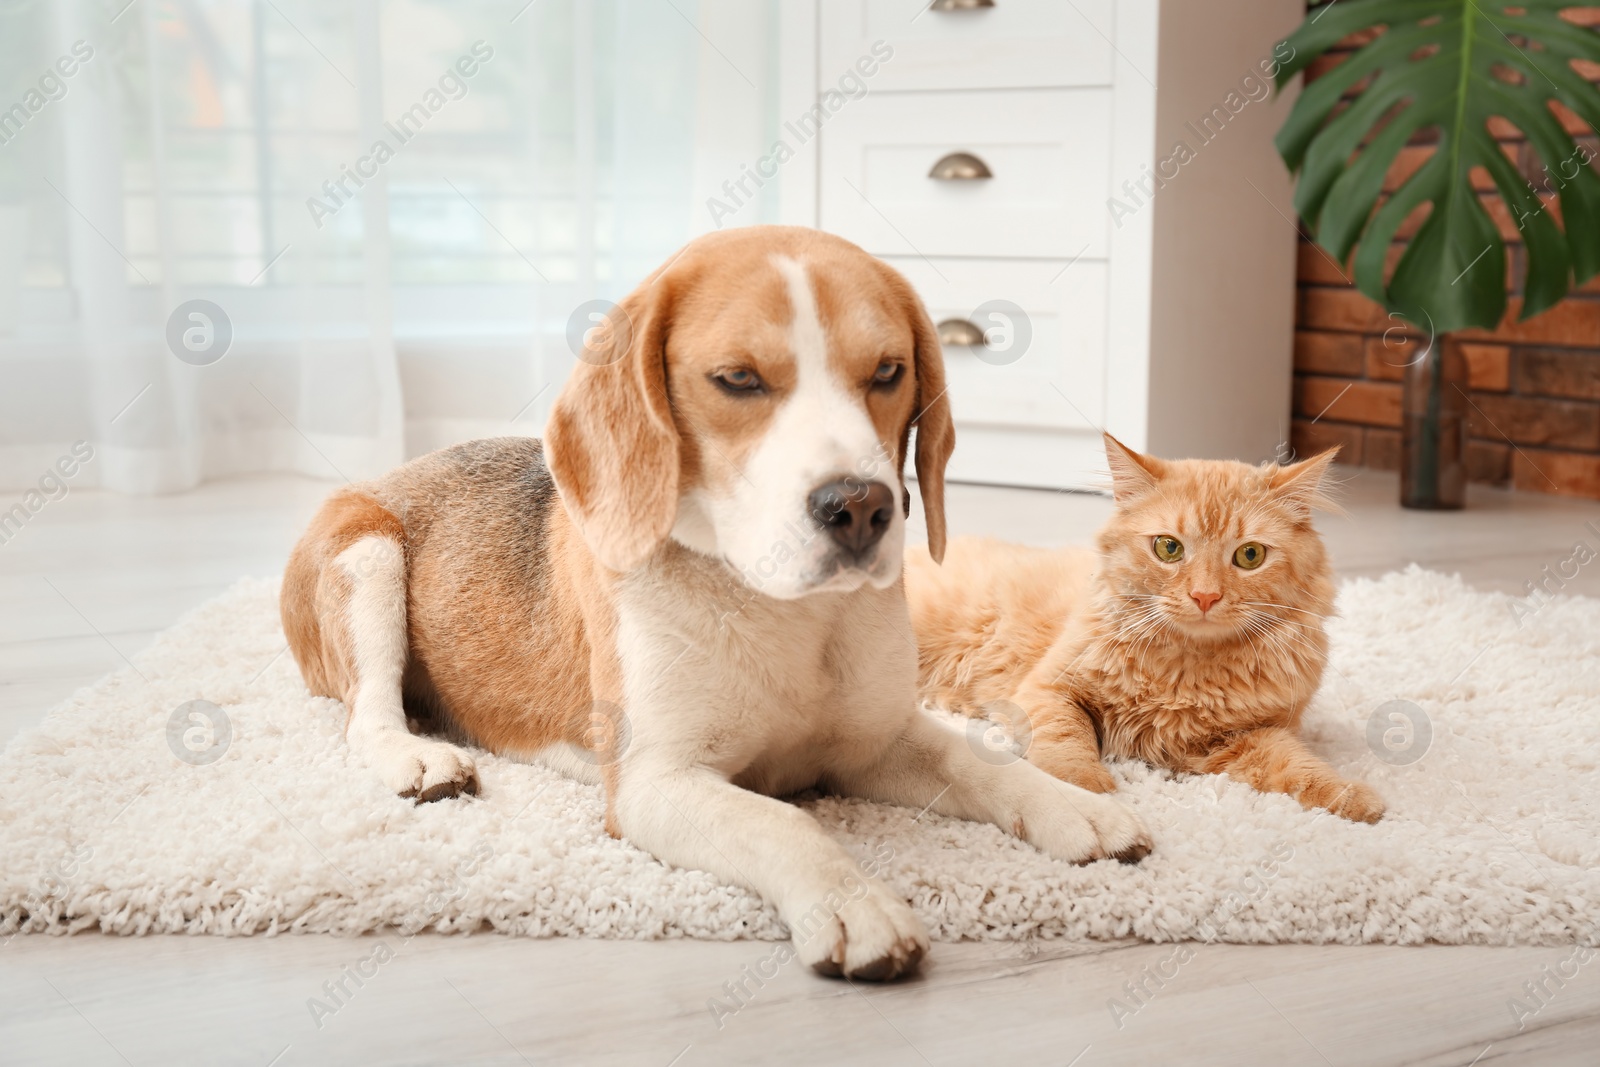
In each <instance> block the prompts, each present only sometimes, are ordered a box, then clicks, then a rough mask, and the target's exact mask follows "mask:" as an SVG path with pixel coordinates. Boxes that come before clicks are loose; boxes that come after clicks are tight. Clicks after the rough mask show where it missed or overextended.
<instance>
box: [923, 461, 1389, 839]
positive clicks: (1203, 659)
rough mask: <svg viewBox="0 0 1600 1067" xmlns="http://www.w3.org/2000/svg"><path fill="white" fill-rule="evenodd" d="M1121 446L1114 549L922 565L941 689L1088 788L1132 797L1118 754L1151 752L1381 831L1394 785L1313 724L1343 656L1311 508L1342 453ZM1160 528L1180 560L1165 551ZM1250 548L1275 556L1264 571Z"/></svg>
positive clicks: (929, 657) (930, 682)
mask: <svg viewBox="0 0 1600 1067" xmlns="http://www.w3.org/2000/svg"><path fill="white" fill-rule="evenodd" d="M1106 454H1107V458H1108V460H1109V461H1110V463H1111V471H1112V478H1113V496H1114V499H1115V504H1116V510H1115V512H1114V513H1113V515H1112V517H1111V520H1110V521H1109V522H1108V523H1107V524H1106V525H1105V528H1104V529H1102V530H1101V531H1100V534H1099V538H1098V546H1099V551H1098V553H1096V552H1094V551H1091V550H1088V549H1074V548H1068V549H1059V550H1049V549H1035V548H1024V547H1021V546H1018V545H1007V544H1002V543H1000V542H997V541H989V540H975V539H970V538H960V539H957V540H954V541H952V542H950V544H949V547H948V549H947V551H946V554H945V559H944V565H943V567H939V566H935V565H934V564H933V563H932V561H931V560H930V559H929V558H928V556H927V553H926V552H917V553H913V554H912V555H911V556H910V557H909V558H908V560H907V568H906V589H907V593H908V595H909V597H910V600H911V614H912V622H913V624H914V626H915V628H916V633H917V644H918V651H919V660H920V671H919V684H920V688H921V693H922V696H923V698H924V699H926V700H929V701H932V702H934V703H938V704H941V705H943V706H945V707H948V708H950V709H952V710H955V711H960V712H963V713H965V714H968V715H972V716H985V715H988V716H990V717H993V718H999V719H1014V720H1016V721H1017V723H1018V725H1020V726H1021V727H1022V729H1021V730H1020V731H1019V733H1020V734H1021V735H1022V739H1024V740H1025V741H1026V745H1027V747H1026V754H1027V758H1028V759H1029V760H1030V761H1032V762H1033V763H1034V764H1036V765H1037V766H1039V767H1041V768H1043V769H1044V770H1047V771H1049V772H1050V773H1051V774H1053V775H1055V776H1056V777H1058V778H1061V779H1062V780H1064V781H1068V782H1072V783H1074V784H1076V785H1080V786H1083V787H1084V788H1086V789H1094V790H1098V791H1101V792H1111V791H1112V790H1114V789H1115V788H1116V787H1115V784H1114V782H1113V780H1112V778H1111V775H1110V774H1109V773H1108V772H1107V771H1106V768H1105V767H1104V765H1102V764H1101V762H1100V757H1101V755H1102V754H1104V755H1108V756H1118V757H1136V758H1138V759H1142V760H1146V761H1148V762H1150V763H1153V764H1156V765H1158V766H1162V767H1166V768H1169V769H1171V770H1174V771H1180V772H1195V773H1207V774H1216V773H1221V774H1227V775H1228V776H1230V777H1232V778H1236V779H1238V780H1240V781H1243V782H1247V783H1249V784H1250V785H1252V786H1254V787H1255V788H1257V789H1261V790H1265V791H1271V792H1280V793H1287V794H1289V795H1290V796H1293V797H1295V798H1296V799H1297V800H1299V801H1300V803H1301V804H1303V805H1305V806H1306V807H1321V808H1326V809H1328V810H1329V811H1332V812H1334V813H1335V814H1337V815H1342V816H1344V817H1345V818H1347V819H1354V820H1358V821H1364V822H1376V821H1377V820H1378V819H1379V818H1381V817H1382V815H1383V801H1382V800H1381V799H1379V797H1378V795H1377V793H1375V792H1374V791H1373V790H1372V789H1371V788H1370V787H1369V786H1367V785H1365V784H1363V783H1361V782H1354V781H1346V780H1344V779H1342V778H1340V777H1339V775H1338V774H1337V772H1335V771H1334V769H1333V768H1332V767H1330V766H1329V765H1328V764H1327V763H1325V762H1323V761H1322V760H1321V759H1319V758H1318V757H1317V756H1315V755H1314V754H1313V753H1312V752H1311V751H1310V750H1309V749H1308V748H1307V747H1306V746H1305V744H1304V742H1302V741H1301V740H1300V738H1299V735H1298V729H1299V725H1300V717H1301V715H1302V713H1303V712H1304V711H1305V707H1306V704H1307V702H1308V701H1309V700H1310V699H1311V696H1312V694H1313V693H1315V692H1316V689H1317V686H1318V684H1319V683H1320V681H1321V679H1322V672H1323V668H1324V667H1325V666H1326V664H1327V658H1328V639H1327V636H1326V635H1325V634H1324V632H1323V627H1322V621H1323V619H1324V618H1326V617H1327V616H1328V615H1329V614H1331V613H1332V611H1333V597H1334V586H1333V578H1332V573H1331V571H1330V568H1329V565H1328V560H1327V554H1326V552H1325V551H1324V549H1323V546H1322V540H1321V538H1319V537H1318V536H1317V533H1316V531H1315V530H1314V529H1313V528H1312V525H1311V512H1312V509H1313V508H1316V507H1323V506H1327V503H1328V501H1327V498H1326V496H1325V495H1324V491H1323V486H1324V479H1325V477H1326V475H1327V472H1328V467H1329V464H1330V463H1331V462H1332V461H1333V457H1334V453H1333V452H1325V453H1323V454H1322V455H1319V456H1317V457H1315V458H1314V459H1310V460H1307V461H1305V462H1303V463H1297V464H1294V465H1292V466H1278V465H1276V464H1265V465H1262V466H1259V467H1254V466H1250V465H1248V464H1245V463H1235V462H1226V461H1212V460H1160V459H1155V458H1153V457H1150V456H1143V455H1140V454H1139V453H1137V452H1134V451H1133V450H1132V449H1129V448H1127V447H1125V446H1124V445H1122V444H1121V443H1120V442H1118V441H1117V440H1116V439H1115V438H1113V437H1111V436H1110V435H1109V434H1107V435H1106ZM1161 535H1168V536H1171V537H1175V538H1177V539H1178V540H1179V541H1181V542H1182V545H1183V555H1182V558H1181V559H1179V560H1178V561H1176V562H1165V561H1163V560H1161V559H1159V558H1158V557H1157V555H1156V552H1155V551H1154V541H1155V539H1156V538H1157V537H1158V536H1161ZM1249 542H1255V543H1258V544H1260V545H1264V546H1266V557H1265V559H1264V561H1263V562H1262V563H1261V564H1260V565H1259V566H1257V567H1256V568H1255V569H1251V570H1246V569H1244V568H1242V567H1240V566H1238V565H1236V564H1235V563H1234V553H1235V551H1236V550H1237V549H1239V547H1240V546H1241V545H1244V544H1246V543H1249ZM1196 594H1199V596H1198V598H1197V596H1196ZM1215 594H1220V599H1217V600H1216V601H1215V602H1214V603H1213V604H1211V605H1210V606H1209V610H1202V607H1201V605H1202V603H1204V602H1205V601H1207V600H1208V599H1210V597H1211V596H1212V595H1215Z"/></svg>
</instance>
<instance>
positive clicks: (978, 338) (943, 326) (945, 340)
mask: <svg viewBox="0 0 1600 1067" xmlns="http://www.w3.org/2000/svg"><path fill="white" fill-rule="evenodd" d="M939 343H940V344H941V345H949V346H951V347H954V346H956V345H960V346H963V347H966V348H981V347H983V346H984V345H987V344H988V339H987V338H985V337H984V336H983V331H982V330H980V329H978V327H977V326H976V325H974V324H973V323H972V322H970V321H968V320H967V319H945V320H944V321H943V322H941V323H940V324H939Z"/></svg>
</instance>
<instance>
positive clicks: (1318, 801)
mask: <svg viewBox="0 0 1600 1067" xmlns="http://www.w3.org/2000/svg"><path fill="white" fill-rule="evenodd" d="M1324 793H1325V794H1326V795H1324V796H1319V797H1316V798H1315V799H1313V800H1312V803H1311V804H1308V805H1307V806H1308V807H1318V808H1325V809H1327V810H1328V811H1330V812H1332V813H1333V814H1334V815H1337V816H1339V817H1340V818H1341V819H1349V820H1350V821H1351V822H1364V823H1375V822H1377V821H1378V820H1379V819H1381V818H1383V813H1384V810H1385V808H1384V803H1383V798H1382V797H1380V796H1379V795H1378V791H1377V790H1376V789H1373V788H1372V787H1371V786H1370V785H1367V784H1366V783H1365V782H1340V783H1338V784H1337V785H1330V786H1329V787H1328V788H1327V789H1326V790H1324ZM1308 799H1311V798H1308Z"/></svg>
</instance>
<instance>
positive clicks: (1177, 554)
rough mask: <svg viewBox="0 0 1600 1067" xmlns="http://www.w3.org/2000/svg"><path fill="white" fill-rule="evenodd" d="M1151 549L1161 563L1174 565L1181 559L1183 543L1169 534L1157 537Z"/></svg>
mask: <svg viewBox="0 0 1600 1067" xmlns="http://www.w3.org/2000/svg"><path fill="white" fill-rule="evenodd" d="M1151 547H1152V548H1154V549H1155V552H1156V559H1159V560H1160V561H1161V562H1162V563H1176V562H1178V561H1179V560H1180V559H1182V558H1183V542H1182V541H1180V540H1178V539H1177V538H1176V537H1173V536H1171V535H1169V534H1162V535H1161V536H1159V537H1157V538H1156V539H1155V542H1154V544H1153V545H1152V546H1151Z"/></svg>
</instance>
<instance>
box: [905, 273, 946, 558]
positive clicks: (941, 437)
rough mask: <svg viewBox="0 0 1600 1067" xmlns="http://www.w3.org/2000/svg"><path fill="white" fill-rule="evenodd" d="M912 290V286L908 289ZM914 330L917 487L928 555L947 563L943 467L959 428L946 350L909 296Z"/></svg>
mask: <svg viewBox="0 0 1600 1067" xmlns="http://www.w3.org/2000/svg"><path fill="white" fill-rule="evenodd" d="M907 288H908V289H909V286H907ZM910 309H911V322H912V329H913V330H914V332H915V334H916V344H917V350H916V357H915V361H916V368H915V369H916V372H917V398H916V404H917V406H916V410H915V411H914V412H913V413H912V417H911V423H912V425H914V426H915V427H916V428H917V487H918V488H919V489H920V490H921V491H922V515H923V518H924V519H925V520H926V521H927V524H928V555H930V556H932V557H933V559H934V562H935V563H943V562H944V542H945V525H944V468H945V464H946V463H948V462H949V461H950V453H951V452H953V451H955V447H956V429H955V425H954V424H953V423H952V422H951V421H950V398H949V397H948V396H947V395H946V394H945V382H944V347H943V346H942V345H940V344H939V331H937V330H935V329H934V328H933V320H932V319H930V318H929V317H928V312H927V310H926V309H925V308H923V306H922V301H921V300H918V299H917V296H916V294H915V293H914V292H913V293H911V294H910Z"/></svg>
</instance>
